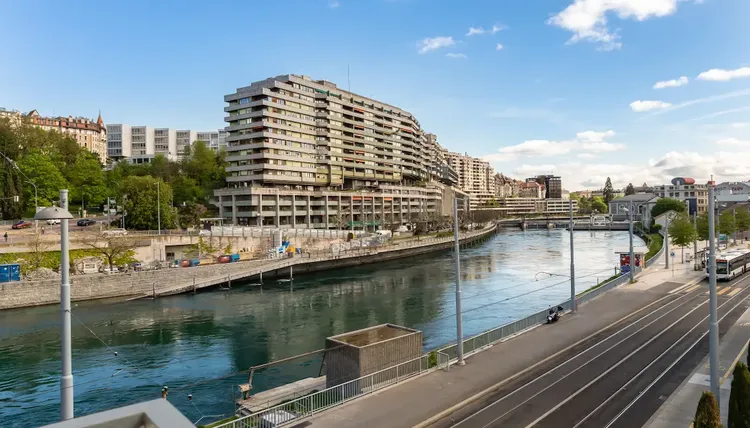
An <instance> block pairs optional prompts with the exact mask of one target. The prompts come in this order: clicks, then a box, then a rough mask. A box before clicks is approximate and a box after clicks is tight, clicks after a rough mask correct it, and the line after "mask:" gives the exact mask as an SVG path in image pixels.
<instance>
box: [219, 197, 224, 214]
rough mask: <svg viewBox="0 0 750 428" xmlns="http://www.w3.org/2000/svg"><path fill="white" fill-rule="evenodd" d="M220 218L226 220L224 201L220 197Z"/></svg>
mask: <svg viewBox="0 0 750 428" xmlns="http://www.w3.org/2000/svg"><path fill="white" fill-rule="evenodd" d="M219 217H221V218H224V199H223V198H222V196H221V195H219Z"/></svg>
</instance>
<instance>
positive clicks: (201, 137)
mask: <svg viewBox="0 0 750 428" xmlns="http://www.w3.org/2000/svg"><path fill="white" fill-rule="evenodd" d="M228 134H229V133H228V132H227V131H225V130H223V129H219V130H218V131H209V132H198V134H197V137H196V139H197V140H198V141H203V142H205V143H206V145H207V146H208V147H209V148H210V149H211V150H213V151H214V152H217V153H218V152H219V150H222V149H224V150H226V148H227V135H228Z"/></svg>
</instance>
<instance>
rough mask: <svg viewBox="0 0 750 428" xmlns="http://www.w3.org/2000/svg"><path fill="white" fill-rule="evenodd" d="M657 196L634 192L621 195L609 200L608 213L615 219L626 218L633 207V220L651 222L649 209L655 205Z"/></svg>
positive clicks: (647, 223) (648, 223)
mask: <svg viewBox="0 0 750 428" xmlns="http://www.w3.org/2000/svg"><path fill="white" fill-rule="evenodd" d="M657 200H659V197H658V196H657V195H655V194H653V193H636V194H634V195H628V196H623V197H622V198H618V199H614V200H612V201H610V202H609V213H610V214H611V215H612V219H613V220H615V221H623V220H627V219H628V211H627V210H629V209H630V208H631V207H632V209H633V221H640V222H641V223H643V224H644V225H646V226H648V225H650V224H651V209H652V208H654V205H656V201H657Z"/></svg>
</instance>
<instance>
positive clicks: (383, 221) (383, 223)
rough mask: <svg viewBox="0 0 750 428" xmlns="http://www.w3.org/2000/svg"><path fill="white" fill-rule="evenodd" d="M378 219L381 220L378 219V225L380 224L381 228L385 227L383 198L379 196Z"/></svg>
mask: <svg viewBox="0 0 750 428" xmlns="http://www.w3.org/2000/svg"><path fill="white" fill-rule="evenodd" d="M380 217H381V219H380V223H381V224H380V225H381V226H386V221H385V196H381V197H380ZM381 228H382V227H381Z"/></svg>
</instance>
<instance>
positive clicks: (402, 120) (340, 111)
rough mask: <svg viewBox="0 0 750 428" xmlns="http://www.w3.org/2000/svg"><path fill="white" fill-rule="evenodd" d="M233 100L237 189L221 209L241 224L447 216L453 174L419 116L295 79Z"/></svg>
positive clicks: (249, 89) (230, 189)
mask: <svg viewBox="0 0 750 428" xmlns="http://www.w3.org/2000/svg"><path fill="white" fill-rule="evenodd" d="M224 101H225V102H226V103H227V106H226V107H225V108H224V111H225V112H226V114H227V116H226V117H225V121H226V122H227V127H226V128H225V130H226V131H227V133H228V135H227V136H226V143H227V148H226V150H227V157H226V161H227V163H228V165H227V179H226V181H227V188H226V189H221V190H217V191H216V192H215V199H214V201H213V202H214V203H215V204H216V205H217V206H218V207H219V212H220V216H221V217H223V218H225V219H227V220H228V221H231V222H232V223H233V224H248V225H266V226H275V227H295V228H350V227H363V228H368V227H383V226H386V225H391V224H394V223H397V224H401V223H405V222H409V221H414V220H415V219H418V218H420V217H423V216H426V215H431V214H443V213H442V211H443V198H444V193H446V192H450V187H448V185H446V184H443V183H442V182H441V181H443V180H436V178H439V177H441V176H442V175H445V177H446V180H447V181H448V182H450V172H449V170H445V169H442V170H441V168H437V167H436V165H435V159H439V158H440V152H441V151H440V147H439V145H438V144H437V138H436V137H428V136H427V135H425V133H424V131H423V130H422V128H421V126H420V124H419V122H418V121H417V119H416V118H415V117H414V116H413V115H412V114H410V113H409V112H407V111H404V110H402V109H400V108H398V107H395V106H392V105H389V104H386V103H383V102H380V101H377V100H373V99H370V98H367V97H363V96H361V95H358V94H355V93H352V92H348V91H344V90H342V89H340V88H338V87H337V86H336V85H335V84H333V83H331V82H328V81H325V80H313V79H311V78H309V77H307V76H301V75H294V74H289V75H282V76H276V77H273V78H269V79H266V80H262V81H258V82H254V83H252V84H250V86H246V87H242V88H238V89H237V91H236V92H234V93H232V94H229V95H226V96H225V97H224ZM457 197H458V198H459V199H460V195H458V196H457Z"/></svg>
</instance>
